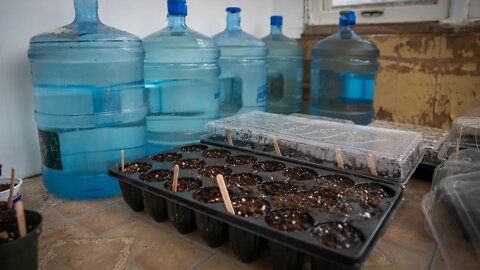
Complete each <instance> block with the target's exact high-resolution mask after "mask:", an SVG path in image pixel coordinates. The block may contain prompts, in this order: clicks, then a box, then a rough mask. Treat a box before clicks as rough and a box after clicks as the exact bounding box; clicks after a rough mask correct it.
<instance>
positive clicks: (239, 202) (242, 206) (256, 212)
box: [232, 197, 270, 217]
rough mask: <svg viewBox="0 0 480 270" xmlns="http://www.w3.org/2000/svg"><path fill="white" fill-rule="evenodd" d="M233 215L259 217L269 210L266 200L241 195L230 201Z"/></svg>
mask: <svg viewBox="0 0 480 270" xmlns="http://www.w3.org/2000/svg"><path fill="white" fill-rule="evenodd" d="M232 205H233V210H234V211H235V215H237V216H244V217H250V216H254V217H259V216H262V215H264V214H266V213H268V211H270V205H269V203H268V202H267V201H265V200H263V199H259V198H252V197H243V198H237V199H235V200H233V201H232Z"/></svg>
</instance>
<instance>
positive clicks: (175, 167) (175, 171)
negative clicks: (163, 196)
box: [172, 164, 180, 192]
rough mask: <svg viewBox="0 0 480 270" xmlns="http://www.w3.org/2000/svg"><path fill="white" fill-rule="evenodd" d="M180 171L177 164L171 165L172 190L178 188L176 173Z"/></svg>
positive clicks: (174, 190)
mask: <svg viewBox="0 0 480 270" xmlns="http://www.w3.org/2000/svg"><path fill="white" fill-rule="evenodd" d="M179 173H180V167H178V165H177V164H175V166H173V183H172V190H173V192H177V190H178V174H179Z"/></svg>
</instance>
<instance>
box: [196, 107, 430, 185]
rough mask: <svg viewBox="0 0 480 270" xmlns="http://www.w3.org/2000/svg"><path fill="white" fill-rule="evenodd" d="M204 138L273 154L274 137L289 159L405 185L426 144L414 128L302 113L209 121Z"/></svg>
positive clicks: (245, 115) (256, 113)
mask: <svg viewBox="0 0 480 270" xmlns="http://www.w3.org/2000/svg"><path fill="white" fill-rule="evenodd" d="M205 128H206V130H207V132H208V133H209V134H210V135H209V136H205V137H204V138H202V141H204V142H207V143H211V144H217V145H227V144H228V140H227V134H228V133H230V134H231V137H232V142H233V146H234V147H239V148H242V149H245V150H249V151H254V152H263V153H268V154H271V155H275V153H276V152H275V151H274V147H273V140H274V138H275V140H276V141H277V143H278V145H279V148H280V152H281V155H282V156H283V157H285V158H287V159H290V160H295V161H297V162H303V163H307V164H310V165H314V166H321V167H328V168H334V169H340V170H344V171H348V172H349V173H352V174H356V175H362V176H367V177H371V178H372V179H376V180H378V181H384V182H391V183H395V184H397V185H399V186H404V185H405V184H406V182H407V181H408V179H409V178H410V176H411V175H412V173H413V172H414V171H415V168H416V167H417V166H418V164H419V163H420V161H421V159H422V157H423V154H424V150H425V147H424V145H423V144H422V135H421V134H420V133H418V132H410V131H402V130H392V129H384V128H376V127H367V126H359V125H352V124H345V123H336V122H331V121H322V120H318V119H308V118H305V117H295V116H290V115H280V114H272V113H265V112H250V113H245V114H240V115H235V116H232V117H228V118H224V119H220V120H215V121H211V122H209V123H207V124H206V126H205Z"/></svg>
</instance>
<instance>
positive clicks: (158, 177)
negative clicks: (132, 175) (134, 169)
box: [140, 170, 173, 182]
mask: <svg viewBox="0 0 480 270" xmlns="http://www.w3.org/2000/svg"><path fill="white" fill-rule="evenodd" d="M172 178H173V172H172V171H169V170H153V171H149V172H147V173H143V174H141V175H140V179H142V180H143V181H145V182H160V181H168V180H172Z"/></svg>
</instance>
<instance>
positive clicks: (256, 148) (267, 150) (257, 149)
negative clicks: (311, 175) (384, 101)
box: [201, 135, 421, 188]
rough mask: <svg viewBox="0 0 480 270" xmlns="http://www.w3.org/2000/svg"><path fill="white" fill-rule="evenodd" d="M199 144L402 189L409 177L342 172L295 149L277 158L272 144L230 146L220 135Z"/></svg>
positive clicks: (361, 170)
mask: <svg viewBox="0 0 480 270" xmlns="http://www.w3.org/2000/svg"><path fill="white" fill-rule="evenodd" d="M201 142H202V143H205V144H210V145H216V146H221V147H227V148H232V149H242V150H245V151H248V152H251V153H255V154H258V155H266V156H271V157H274V158H279V159H282V160H285V161H290V162H296V163H301V164H305V165H308V166H314V167H318V168H322V169H326V170H330V171H335V172H339V173H348V174H351V175H357V176H359V177H362V178H367V179H371V180H374V181H377V182H381V183H385V184H393V185H396V186H399V187H402V188H404V187H405V186H406V184H407V182H408V180H409V179H410V176H411V175H410V176H408V177H405V178H401V177H400V176H398V175H399V174H400V173H398V175H396V176H386V175H379V176H374V175H372V174H371V172H370V170H369V169H368V168H359V169H356V168H347V169H346V170H342V169H339V168H338V167H337V165H336V163H335V162H332V161H324V160H318V159H316V158H314V157H311V156H308V155H306V154H304V153H302V152H300V151H298V150H296V149H291V148H287V149H285V148H282V149H281V152H282V156H278V155H277V154H276V152H275V148H274V146H273V145H272V144H261V143H253V142H250V141H241V140H233V146H231V145H229V144H228V141H227V137H225V136H220V135H207V136H204V137H202V139H201ZM420 161H421V159H419V161H418V162H419V163H417V164H415V167H417V166H418V165H419V164H420ZM413 172H414V170H412V171H411V173H410V174H413ZM380 173H381V172H379V174H380Z"/></svg>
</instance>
